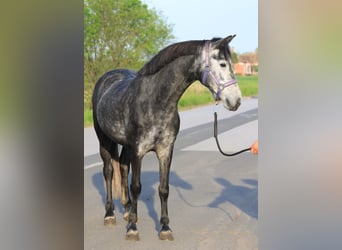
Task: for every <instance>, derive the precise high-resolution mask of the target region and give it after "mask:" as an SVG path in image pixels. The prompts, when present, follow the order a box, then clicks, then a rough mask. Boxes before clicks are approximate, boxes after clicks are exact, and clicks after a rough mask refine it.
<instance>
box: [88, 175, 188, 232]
mask: <svg viewBox="0 0 342 250" xmlns="http://www.w3.org/2000/svg"><path fill="white" fill-rule="evenodd" d="M128 179H129V180H130V176H129V178H128ZM92 181H93V185H94V186H95V187H96V189H97V191H98V193H99V195H100V196H101V197H102V202H103V204H104V205H105V204H106V191H105V187H104V181H103V174H102V172H98V173H96V174H94V175H93V177H92ZM156 183H158V184H159V172H158V171H142V172H141V185H142V192H141V195H140V197H139V201H142V202H144V203H145V205H146V207H147V210H148V214H149V216H150V217H151V218H152V219H153V220H154V223H155V229H156V231H158V230H159V229H160V222H159V218H158V213H157V211H156V209H155V207H154V197H155V192H157V190H158V188H156V187H155V186H154V185H155V184H156ZM170 185H172V186H174V187H179V188H182V189H185V190H191V189H192V185H191V184H189V183H187V182H186V181H184V180H183V179H181V178H180V177H179V176H178V175H177V174H176V173H175V172H173V171H171V172H170ZM114 204H115V207H116V209H119V212H120V213H122V214H123V213H124V209H123V207H122V205H121V204H120V200H114Z"/></svg>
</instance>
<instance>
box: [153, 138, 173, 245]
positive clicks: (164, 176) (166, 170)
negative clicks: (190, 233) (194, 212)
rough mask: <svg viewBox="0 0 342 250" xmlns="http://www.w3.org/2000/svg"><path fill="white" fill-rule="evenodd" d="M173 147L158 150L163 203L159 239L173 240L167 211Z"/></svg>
mask: <svg viewBox="0 0 342 250" xmlns="http://www.w3.org/2000/svg"><path fill="white" fill-rule="evenodd" d="M172 151H173V145H172V144H171V145H169V146H160V147H158V149H157V150H156V153H157V156H158V159H159V178H160V185H159V197H160V203H161V217H160V224H161V229H160V232H159V239H161V240H173V236H172V231H171V228H170V227H169V215H168V210H167V200H168V197H169V175H170V167H171V161H172Z"/></svg>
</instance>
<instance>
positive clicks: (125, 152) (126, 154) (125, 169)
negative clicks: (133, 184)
mask: <svg viewBox="0 0 342 250" xmlns="http://www.w3.org/2000/svg"><path fill="white" fill-rule="evenodd" d="M130 163H131V152H130V150H129V148H128V147H123V148H122V151H121V154H120V172H121V204H122V205H123V207H124V208H125V213H124V219H125V220H127V221H128V215H129V211H130V209H131V198H130V195H129V190H128V174H129V167H130Z"/></svg>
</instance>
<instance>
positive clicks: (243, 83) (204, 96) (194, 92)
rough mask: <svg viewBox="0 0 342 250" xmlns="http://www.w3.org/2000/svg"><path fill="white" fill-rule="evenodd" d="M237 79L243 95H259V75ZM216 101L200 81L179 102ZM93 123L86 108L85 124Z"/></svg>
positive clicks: (183, 105)
mask: <svg viewBox="0 0 342 250" xmlns="http://www.w3.org/2000/svg"><path fill="white" fill-rule="evenodd" d="M237 80H238V83H239V86H240V89H241V92H242V96H244V97H248V96H257V95H258V77H257V76H237ZM209 103H214V98H213V96H212V94H211V93H210V91H209V90H208V89H207V88H206V87H204V86H203V85H202V84H201V83H200V82H195V83H194V84H192V85H191V86H190V87H189V88H188V89H187V90H186V91H185V92H184V94H183V95H182V97H181V99H180V100H179V102H178V107H179V109H180V110H184V109H188V108H193V107H196V106H200V105H205V104H209ZM92 124H93V117H92V111H91V110H90V109H85V110H84V126H86V127H87V126H91V125H92Z"/></svg>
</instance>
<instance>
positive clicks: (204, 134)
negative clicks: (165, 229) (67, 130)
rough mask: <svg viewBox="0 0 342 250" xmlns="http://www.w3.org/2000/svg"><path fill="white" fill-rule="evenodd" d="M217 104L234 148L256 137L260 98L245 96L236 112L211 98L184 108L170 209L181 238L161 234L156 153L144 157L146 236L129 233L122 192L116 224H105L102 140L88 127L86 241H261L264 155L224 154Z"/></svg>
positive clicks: (141, 244)
mask: <svg viewBox="0 0 342 250" xmlns="http://www.w3.org/2000/svg"><path fill="white" fill-rule="evenodd" d="M214 109H215V110H216V111H217V112H218V119H219V122H218V124H219V125H218V126H219V138H220V141H221V146H222V148H223V149H224V150H225V151H227V152H234V151H238V150H240V149H242V148H246V147H248V146H250V145H251V144H252V143H253V142H254V140H256V139H257V131H258V99H256V98H250V99H244V100H243V103H242V105H241V107H240V108H239V110H238V111H236V112H229V111H227V110H225V109H224V108H223V107H222V106H217V107H215V108H214V107H213V106H205V107H201V108H197V109H193V110H189V111H184V112H181V113H180V117H181V130H180V133H179V135H178V137H177V140H176V144H175V150H174V157H173V161H172V168H171V176H170V195H169V203H168V204H169V209H168V210H169V217H170V226H171V228H172V230H173V236H174V241H160V240H159V239H158V231H159V216H160V200H159V196H158V191H157V190H158V185H159V173H158V161H157V159H156V156H155V154H154V153H149V154H147V155H146V156H145V158H144V160H143V164H142V177H141V182H142V192H141V195H140V198H139V203H138V217H139V221H138V225H137V226H138V230H139V235H140V241H138V242H131V241H127V240H126V239H125V232H126V224H127V223H126V221H124V219H123V210H122V208H121V204H120V201H119V200H115V206H116V217H117V219H116V221H117V223H116V225H115V226H109V227H106V226H104V225H103V216H104V204H105V191H104V185H103V177H102V163H101V161H100V157H99V155H98V143H97V140H96V136H95V134H94V131H93V129H92V128H87V129H85V132H84V133H85V134H84V135H85V149H84V152H85V155H84V157H85V158H84V162H85V171H84V206H85V211H84V216H85V218H84V223H85V224H84V240H85V242H84V247H85V249H149V250H151V249H177V250H180V249H210V250H211V249H239V250H240V249H241V250H243V249H257V248H258V238H257V220H258V179H257V158H258V157H257V156H255V155H252V154H251V153H250V152H246V153H243V154H241V155H239V156H234V157H224V156H222V155H221V154H220V153H219V152H218V151H217V148H216V144H215V141H214V138H213V110H214Z"/></svg>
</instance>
